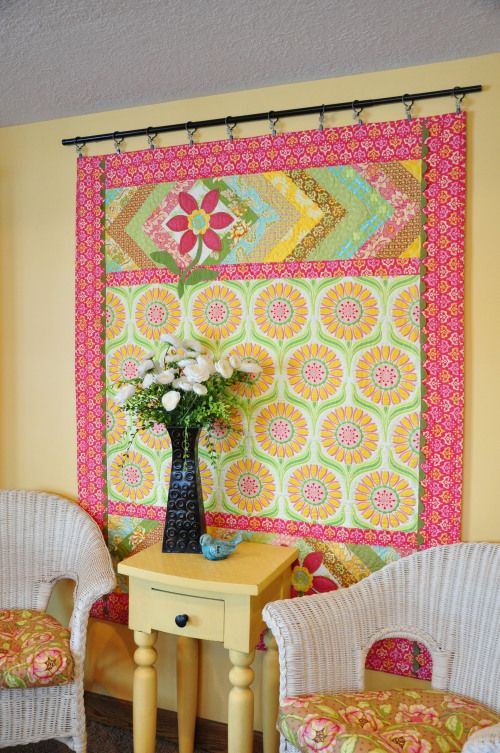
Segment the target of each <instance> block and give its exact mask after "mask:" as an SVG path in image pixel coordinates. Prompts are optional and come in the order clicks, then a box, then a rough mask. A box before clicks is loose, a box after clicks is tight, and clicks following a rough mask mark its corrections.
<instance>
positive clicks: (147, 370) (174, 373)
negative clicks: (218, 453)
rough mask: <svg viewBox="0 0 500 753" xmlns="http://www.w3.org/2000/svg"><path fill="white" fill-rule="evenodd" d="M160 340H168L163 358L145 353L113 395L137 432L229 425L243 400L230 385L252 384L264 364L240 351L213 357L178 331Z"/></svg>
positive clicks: (196, 342)
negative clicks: (156, 427) (161, 427)
mask: <svg viewBox="0 0 500 753" xmlns="http://www.w3.org/2000/svg"><path fill="white" fill-rule="evenodd" d="M160 340H161V341H162V342H166V343H167V344H168V347H167V350H166V352H165V353H164V354H163V355H162V356H161V357H158V356H157V354H156V353H155V352H154V351H151V352H149V353H147V354H146V355H145V357H144V360H143V361H142V363H141V364H140V366H139V369H138V372H137V376H136V377H135V378H134V379H130V380H128V381H127V382H125V383H122V384H121V386H120V388H119V389H118V391H117V393H116V395H115V398H114V400H115V403H116V404H117V405H119V406H120V407H121V408H122V409H123V410H124V411H126V412H127V413H128V414H129V415H131V416H132V421H133V426H134V429H135V431H137V430H139V429H143V428H149V427H151V426H153V425H154V424H163V425H165V426H167V427H168V426H181V427H184V428H194V427H198V428H204V429H207V430H210V429H211V428H213V427H214V426H216V425H217V426H220V427H221V428H227V427H228V426H230V425H231V419H232V414H233V412H234V409H235V408H236V407H237V405H238V404H239V396H238V393H237V391H236V390H234V389H232V387H233V385H236V384H238V383H245V382H250V381H251V380H252V379H253V378H254V377H255V375H257V374H258V373H259V372H260V370H261V369H260V366H259V365H258V364H256V363H255V362H254V361H251V360H249V359H240V358H239V356H237V355H236V354H233V355H229V356H224V357H222V358H220V359H219V360H215V358H214V355H213V353H212V352H211V351H210V350H209V348H208V347H207V346H206V345H205V344H203V343H200V342H198V341H196V340H192V339H186V340H181V339H179V338H177V337H175V336H174V335H162V337H161V338H160ZM135 431H134V433H135ZM132 439H133V436H132Z"/></svg>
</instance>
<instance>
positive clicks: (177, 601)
mask: <svg viewBox="0 0 500 753" xmlns="http://www.w3.org/2000/svg"><path fill="white" fill-rule="evenodd" d="M137 595H138V594H137ZM130 609H131V613H130V620H129V624H130V627H131V628H133V629H134V630H149V629H151V630H160V631H161V632H164V633H173V634H174V635H185V636H187V637H189V638H201V639H203V640H206V641H223V640H224V602H223V601H222V600H220V599H206V598H204V597H203V596H186V595H184V594H178V593H174V592H171V591H166V590H165V591H164V590H163V589H160V588H156V587H150V588H147V589H141V595H140V598H139V599H135V600H134V599H132V600H131V602H130ZM182 615H187V622H186V624H185V626H184V627H180V626H179V625H178V624H177V623H176V621H175V618H176V617H180V616H182Z"/></svg>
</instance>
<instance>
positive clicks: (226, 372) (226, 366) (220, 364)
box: [215, 358, 233, 379]
mask: <svg viewBox="0 0 500 753" xmlns="http://www.w3.org/2000/svg"><path fill="white" fill-rule="evenodd" d="M215 368H216V370H217V371H218V372H219V374H220V375H221V376H223V377H224V379H229V378H230V377H232V376H233V367H232V366H231V364H230V363H229V359H228V358H221V359H220V361H217V362H216V363H215Z"/></svg>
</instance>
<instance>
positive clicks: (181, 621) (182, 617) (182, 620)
mask: <svg viewBox="0 0 500 753" xmlns="http://www.w3.org/2000/svg"><path fill="white" fill-rule="evenodd" d="M188 620H189V617H188V616H187V614H178V615H177V617H176V618H175V624H176V625H177V627H180V628H183V627H186V625H187V624H188Z"/></svg>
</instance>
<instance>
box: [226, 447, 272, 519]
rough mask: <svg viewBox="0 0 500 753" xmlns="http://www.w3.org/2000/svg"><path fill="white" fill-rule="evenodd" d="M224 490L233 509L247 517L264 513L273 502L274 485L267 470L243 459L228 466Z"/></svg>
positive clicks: (260, 465)
mask: <svg viewBox="0 0 500 753" xmlns="http://www.w3.org/2000/svg"><path fill="white" fill-rule="evenodd" d="M224 489H225V492H226V494H227V496H228V498H229V502H230V504H231V506H232V507H233V508H236V509H237V510H240V511H241V512H243V513H246V514H247V515H255V514H259V513H265V512H266V511H267V510H268V509H270V508H271V507H272V505H273V502H274V497H275V492H276V484H275V482H274V478H273V476H272V474H271V472H270V470H269V468H268V467H267V466H266V465H264V463H261V462H260V461H259V460H252V459H251V458H244V459H243V460H238V461H237V462H236V463H232V465H230V466H229V468H228V470H227V472H226V475H225V479H224Z"/></svg>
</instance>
